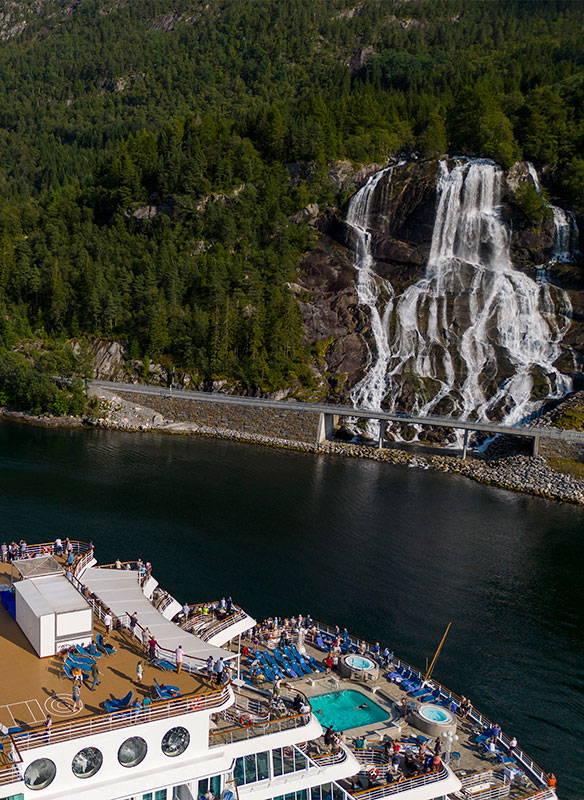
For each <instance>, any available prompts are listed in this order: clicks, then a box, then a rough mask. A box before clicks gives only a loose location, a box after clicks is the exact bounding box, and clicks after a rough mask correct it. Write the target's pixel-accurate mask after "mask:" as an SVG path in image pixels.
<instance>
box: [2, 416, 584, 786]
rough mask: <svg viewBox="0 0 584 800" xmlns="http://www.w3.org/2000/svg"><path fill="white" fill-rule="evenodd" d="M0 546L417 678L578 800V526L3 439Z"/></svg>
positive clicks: (165, 448)
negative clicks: (300, 622) (342, 636)
mask: <svg viewBox="0 0 584 800" xmlns="http://www.w3.org/2000/svg"><path fill="white" fill-rule="evenodd" d="M0 513H1V519H2V523H1V525H2V531H1V533H0V537H1V538H6V539H12V538H14V539H16V540H18V539H19V538H21V537H24V538H26V539H27V541H29V542H35V541H48V540H52V539H54V537H55V536H56V535H57V534H59V535H61V536H70V537H72V538H73V537H74V538H80V539H85V540H89V539H93V541H94V542H95V545H96V551H97V555H98V558H99V560H100V561H101V562H102V563H105V562H107V561H112V560H114V559H115V558H116V557H117V556H119V557H120V558H122V559H133V558H136V557H138V556H141V557H142V558H144V559H146V560H150V561H152V562H153V565H154V573H155V575H156V577H157V578H158V580H159V581H160V583H161V584H162V585H163V586H165V587H166V588H168V589H169V590H170V591H171V593H173V594H174V595H175V596H176V597H177V599H178V600H180V601H181V602H184V601H185V600H187V601H189V602H197V601H202V600H206V599H211V598H217V597H219V596H221V595H222V594H225V595H226V594H231V595H233V598H234V600H235V601H236V602H238V603H241V604H242V605H243V606H244V607H245V608H246V610H248V611H249V612H250V613H251V614H253V615H255V616H256V618H258V619H261V618H263V617H265V616H267V615H269V614H278V615H290V614H292V613H298V612H302V613H304V614H306V613H310V614H312V616H313V617H315V618H319V619H322V620H323V621H326V622H329V623H332V624H335V623H338V624H339V625H340V626H341V627H343V626H344V625H347V627H348V628H349V630H350V631H351V632H352V633H354V634H355V635H359V636H363V637H365V638H368V639H371V640H375V639H379V640H380V641H382V642H386V643H388V644H389V645H390V646H392V647H393V648H394V649H395V651H396V653H398V654H399V655H401V656H403V657H404V658H406V659H407V660H410V661H411V662H412V663H414V664H416V665H417V666H424V664H425V660H426V658H427V657H431V655H432V653H433V651H434V649H435V647H436V645H437V643H438V642H439V640H440V637H441V635H442V633H443V631H444V628H445V626H446V624H447V623H448V622H449V621H452V623H453V625H452V629H451V632H450V634H449V636H448V639H447V641H446V644H445V647H444V650H443V653H442V655H441V656H440V660H439V662H438V666H437V668H436V670H435V677H436V678H437V679H438V680H440V681H442V682H443V683H445V684H446V685H447V686H449V687H450V688H451V689H453V690H454V691H456V692H458V693H462V694H465V695H467V696H468V697H470V698H471V700H472V701H473V702H474V703H475V705H476V706H477V707H478V708H479V709H480V710H481V711H483V713H485V714H486V715H487V716H489V717H490V718H491V719H493V720H495V721H499V722H500V723H501V724H502V725H503V727H504V729H505V730H506V732H507V733H509V734H510V735H513V734H514V735H516V736H517V738H518V739H519V742H520V744H521V745H523V747H524V748H525V749H526V750H527V752H528V753H530V754H531V755H532V756H533V757H534V758H535V760H536V761H538V762H539V763H540V764H541V765H542V766H543V767H544V768H546V769H548V770H553V771H554V772H556V774H557V775H558V777H559V792H560V796H561V797H562V798H565V799H566V800H581V798H582V797H584V768H583V766H582V764H583V761H582V753H583V750H582V737H583V735H584V595H583V584H584V577H583V576H584V512H583V511H582V510H581V509H578V508H573V507H569V506H562V505H559V504H556V503H551V502H545V501H541V500H537V499H531V498H528V497H525V496H522V495H515V494H512V493H509V492H503V491H500V490H497V489H492V488H487V487H482V486H479V485H477V484H473V483H471V482H469V481H466V480H465V479H463V478H459V477H456V476H447V475H441V474H434V473H431V472H420V471H417V470H408V469H403V468H395V467H392V466H390V465H388V464H377V463H374V462H368V461H357V460H352V459H341V458H336V459H334V458H329V457H324V456H322V457H315V456H308V455H302V454H297V453H287V452H280V451H278V450H271V449H268V448H262V447H258V446H253V445H249V446H247V445H240V444H235V443H229V442H221V441H211V440H202V439H196V438H189V439H187V438H180V437H164V436H154V435H151V436H148V435H140V434H121V433H112V432H101V431H91V432H88V431H51V430H42V429H37V428H29V427H25V426H14V425H9V424H6V423H0Z"/></svg>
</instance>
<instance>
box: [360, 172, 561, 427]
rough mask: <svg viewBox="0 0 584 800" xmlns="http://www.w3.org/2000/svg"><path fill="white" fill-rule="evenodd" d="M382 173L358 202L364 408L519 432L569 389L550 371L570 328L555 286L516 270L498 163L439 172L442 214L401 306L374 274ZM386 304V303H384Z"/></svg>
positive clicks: (439, 207)
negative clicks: (375, 208)
mask: <svg viewBox="0 0 584 800" xmlns="http://www.w3.org/2000/svg"><path fill="white" fill-rule="evenodd" d="M384 172H385V171H383V172H382V173H377V175H376V176H373V178H371V179H370V180H369V181H368V183H367V184H366V185H365V186H364V187H363V189H361V190H360V192H358V193H357V194H356V195H355V197H354V198H353V200H352V202H351V205H350V207H349V215H348V218H347V221H348V222H349V224H350V225H351V226H352V227H353V228H354V229H355V231H356V233H357V247H356V259H355V267H356V269H357V272H358V277H357V291H358V296H359V300H360V302H361V303H363V304H364V305H366V306H367V308H368V309H369V311H370V314H371V322H372V332H373V336H374V341H375V348H376V352H375V353H373V354H372V357H371V363H370V365H369V368H368V371H367V373H366V375H365V377H364V378H363V379H362V381H361V382H360V383H359V384H357V386H355V388H354V390H353V392H352V393H351V399H352V400H353V403H355V404H356V405H357V404H358V405H361V406H363V407H366V408H376V409H378V408H380V407H381V403H382V402H383V403H384V405H385V406H386V407H388V408H390V409H392V410H397V409H404V408H406V409H408V410H411V411H413V412H417V413H420V414H424V413H429V412H432V411H434V412H435V413H448V414H452V415H455V416H460V417H463V418H464V417H470V416H472V417H476V418H478V419H488V418H491V417H492V418H498V419H503V420H504V421H505V422H507V423H509V424H513V423H518V422H520V421H521V420H523V419H525V418H526V417H527V416H529V415H530V414H531V413H532V412H533V411H534V410H535V409H537V408H538V407H539V406H540V405H541V402H542V401H543V400H544V399H546V398H552V397H559V396H562V395H563V394H565V393H566V392H567V391H569V390H570V388H571V381H570V379H569V378H568V377H567V376H565V375H563V374H562V373H560V372H559V370H558V369H557V368H556V367H555V366H554V362H555V361H556V360H557V358H558V357H559V355H560V353H561V348H560V342H561V340H562V338H563V336H564V334H565V332H566V330H567V328H568V326H569V313H568V312H569V310H570V309H569V308H567V307H566V303H569V301H568V300H567V297H566V298H565V301H564V308H560V309H559V313H556V304H555V303H554V300H553V298H552V295H551V292H550V287H549V286H548V285H547V284H542V283H539V282H536V281H533V280H532V279H531V278H529V277H528V276H527V275H525V274H524V273H522V272H520V271H518V270H516V269H514V267H513V265H512V263H511V258H510V251H509V236H508V231H507V229H506V227H505V225H504V222H503V220H502V218H501V216H500V213H499V203H500V196H501V178H502V171H501V169H500V168H499V167H497V166H496V165H495V164H493V163H492V162H488V161H483V160H464V161H463V160H457V161H455V163H454V166H453V167H452V169H450V170H449V169H448V167H447V164H446V162H445V161H442V162H440V172H439V177H438V186H437V192H438V205H437V210H436V217H435V221H434V229H433V235H432V245H431V252H430V257H429V260H428V264H427V267H426V274H425V277H424V278H423V279H421V280H419V281H417V282H416V283H414V284H412V285H411V286H409V287H408V288H407V289H406V290H405V291H404V292H403V294H401V295H400V296H399V297H397V298H396V297H395V295H394V292H393V289H392V287H391V285H390V284H389V282H388V281H384V280H382V279H380V278H379V276H377V275H376V274H375V271H374V261H373V258H372V256H371V250H370V236H371V235H370V233H369V231H368V225H369V214H370V206H371V203H372V199H373V195H374V193H375V189H376V187H377V185H378V183H379V180H381V178H382V177H383V174H384ZM381 295H383V297H381Z"/></svg>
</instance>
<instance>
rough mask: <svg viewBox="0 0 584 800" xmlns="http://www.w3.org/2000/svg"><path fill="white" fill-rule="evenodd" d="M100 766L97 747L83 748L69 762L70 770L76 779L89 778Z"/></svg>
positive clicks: (100, 761)
mask: <svg viewBox="0 0 584 800" xmlns="http://www.w3.org/2000/svg"><path fill="white" fill-rule="evenodd" d="M102 764H103V756H102V754H101V750H98V749H97V747H84V748H83V750H80V751H79V752H78V753H77V755H76V756H75V758H74V759H73V761H72V762H71V769H72V770H73V774H74V775H77V777H78V778H91V776H92V775H95V773H96V772H97V771H98V770H99V768H100V767H101V765H102Z"/></svg>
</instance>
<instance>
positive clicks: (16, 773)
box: [0, 764, 22, 786]
mask: <svg viewBox="0 0 584 800" xmlns="http://www.w3.org/2000/svg"><path fill="white" fill-rule="evenodd" d="M21 780H22V775H21V774H20V770H19V769H18V767H17V766H15V765H14V764H11V765H10V766H8V767H4V768H0V786H6V784H8V783H17V782H18V781H21Z"/></svg>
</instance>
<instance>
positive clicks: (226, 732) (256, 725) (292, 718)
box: [209, 687, 312, 746]
mask: <svg viewBox="0 0 584 800" xmlns="http://www.w3.org/2000/svg"><path fill="white" fill-rule="evenodd" d="M294 693H295V694H299V695H300V696H301V697H302V698H303V699H304V703H305V704H307V705H308V706H309V708H310V711H306V712H304V713H299V714H297V713H294V714H290V715H289V716H284V717H276V718H274V719H268V720H267V721H259V722H254V721H253V719H252V720H251V725H245V726H241V725H238V726H237V727H233V728H223V729H221V730H216V731H209V745H210V746H212V745H213V744H214V742H213V741H212V738H213V737H219V736H229V737H230V739H231V741H234V738H233V734H235V740H237V739H238V738H249V737H250V734H251V735H252V736H260V735H263V734H265V733H268V732H269V731H268V730H267V729H269V728H270V727H273V728H276V729H279V730H281V729H282V728H281V726H282V725H284V726H285V728H287V727H293V728H297V727H301V726H302V725H308V723H309V722H310V718H311V716H312V705H311V703H310V701H309V700H308V698H307V697H306V695H305V694H304V692H302V691H301V690H300V689H297V688H296V687H295V688H294ZM240 697H245V695H242V694H241V693H240V692H238V691H236V692H235V698H236V699H235V704H236V705H237V702H238V699H239V698H240ZM290 723H292V724H290ZM255 729H261V730H259V731H258V732H255ZM218 744H222V742H218Z"/></svg>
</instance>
